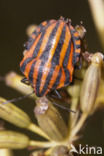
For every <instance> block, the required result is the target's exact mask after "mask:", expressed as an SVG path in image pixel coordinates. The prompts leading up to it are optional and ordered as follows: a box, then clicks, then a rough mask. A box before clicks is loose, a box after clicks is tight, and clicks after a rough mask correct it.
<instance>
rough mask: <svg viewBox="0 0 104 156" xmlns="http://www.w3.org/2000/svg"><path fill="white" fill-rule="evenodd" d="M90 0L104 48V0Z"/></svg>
mask: <svg viewBox="0 0 104 156" xmlns="http://www.w3.org/2000/svg"><path fill="white" fill-rule="evenodd" d="M88 1H89V5H90V8H91V12H92V16H93V19H94V22H95V25H96V28H97V30H98V33H99V36H100V39H101V43H102V47H103V50H104V1H103V0H88Z"/></svg>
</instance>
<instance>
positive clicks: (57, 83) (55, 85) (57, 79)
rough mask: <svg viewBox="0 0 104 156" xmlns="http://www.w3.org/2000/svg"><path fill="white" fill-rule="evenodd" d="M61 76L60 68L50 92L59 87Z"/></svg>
mask: <svg viewBox="0 0 104 156" xmlns="http://www.w3.org/2000/svg"><path fill="white" fill-rule="evenodd" d="M61 75H62V68H60V70H59V73H58V76H57V78H56V81H55V83H54V84H53V86H52V90H54V89H56V88H57V86H58V85H59V83H60V79H61Z"/></svg>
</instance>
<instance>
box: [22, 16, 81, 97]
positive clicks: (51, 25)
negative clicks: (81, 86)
mask: <svg viewBox="0 0 104 156" xmlns="http://www.w3.org/2000/svg"><path fill="white" fill-rule="evenodd" d="M80 53H81V39H80V35H79V33H78V32H77V31H76V30H75V29H74V28H73V26H72V25H71V20H69V19H67V20H65V19H64V18H63V17H61V18H60V19H59V20H49V21H44V22H42V23H41V24H40V25H39V26H38V27H37V28H36V29H35V31H34V32H33V33H32V35H31V36H30V38H29V40H28V42H27V43H26V50H25V53H24V57H23V59H22V61H21V62H20V70H21V71H22V73H23V74H24V76H25V79H24V80H23V81H25V82H27V83H28V82H29V83H30V84H31V85H32V87H33V88H34V92H35V93H36V95H37V96H38V97H42V96H44V95H46V94H47V93H49V92H50V91H52V90H57V89H59V88H62V87H64V86H67V85H69V84H70V83H71V82H72V80H73V72H74V67H75V65H76V63H77V62H78V61H79V59H80Z"/></svg>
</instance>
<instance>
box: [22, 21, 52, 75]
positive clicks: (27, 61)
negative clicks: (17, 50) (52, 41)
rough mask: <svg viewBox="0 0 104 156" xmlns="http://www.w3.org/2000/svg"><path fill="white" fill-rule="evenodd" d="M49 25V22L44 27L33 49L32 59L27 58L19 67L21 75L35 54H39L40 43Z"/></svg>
mask: <svg viewBox="0 0 104 156" xmlns="http://www.w3.org/2000/svg"><path fill="white" fill-rule="evenodd" d="M50 25H51V23H50V22H49V24H48V25H47V26H46V27H45V29H44V31H43V33H42V35H41V37H40V40H39V41H38V43H37V45H36V47H35V50H34V52H33V55H32V57H29V58H27V59H26V60H25V61H24V62H23V64H22V66H21V67H20V69H21V71H22V72H23V73H24V71H25V68H26V65H27V64H28V63H29V62H30V61H31V60H32V59H34V58H35V57H36V56H37V54H38V52H39V49H40V45H41V43H42V41H43V37H44V35H45V33H46V29H47V28H48V27H49V26H50Z"/></svg>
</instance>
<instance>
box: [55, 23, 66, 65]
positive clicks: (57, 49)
mask: <svg viewBox="0 0 104 156" xmlns="http://www.w3.org/2000/svg"><path fill="white" fill-rule="evenodd" d="M65 33H66V25H64V27H63V29H62V33H61V36H60V40H59V43H58V45H57V47H56V50H55V53H54V56H53V58H52V65H53V64H55V65H59V60H60V52H61V49H62V47H63V44H64V40H65Z"/></svg>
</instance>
